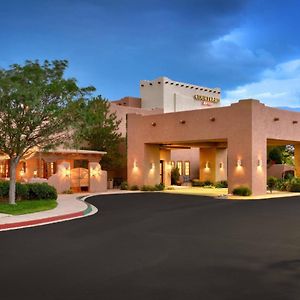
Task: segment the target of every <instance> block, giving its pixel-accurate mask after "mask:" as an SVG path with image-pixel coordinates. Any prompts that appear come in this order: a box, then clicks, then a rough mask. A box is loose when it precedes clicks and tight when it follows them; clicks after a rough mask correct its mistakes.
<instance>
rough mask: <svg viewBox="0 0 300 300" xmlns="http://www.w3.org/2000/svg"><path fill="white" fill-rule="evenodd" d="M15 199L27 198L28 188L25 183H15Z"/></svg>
mask: <svg viewBox="0 0 300 300" xmlns="http://www.w3.org/2000/svg"><path fill="white" fill-rule="evenodd" d="M16 199H17V200H27V199H29V189H28V185H27V184H22V183H20V182H17V183H16Z"/></svg>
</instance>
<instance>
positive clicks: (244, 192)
mask: <svg viewBox="0 0 300 300" xmlns="http://www.w3.org/2000/svg"><path fill="white" fill-rule="evenodd" d="M232 194H233V195H237V196H250V195H251V194H252V191H251V190H250V189H249V188H248V187H246V186H239V187H237V188H235V189H234V190H233V191H232Z"/></svg>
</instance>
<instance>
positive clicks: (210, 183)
mask: <svg viewBox="0 0 300 300" xmlns="http://www.w3.org/2000/svg"><path fill="white" fill-rule="evenodd" d="M210 185H213V183H212V182H211V181H210V180H205V181H204V186H210Z"/></svg>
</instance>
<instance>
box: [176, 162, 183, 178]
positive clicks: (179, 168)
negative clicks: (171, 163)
mask: <svg viewBox="0 0 300 300" xmlns="http://www.w3.org/2000/svg"><path fill="white" fill-rule="evenodd" d="M177 168H178V170H179V175H182V161H178V162H177Z"/></svg>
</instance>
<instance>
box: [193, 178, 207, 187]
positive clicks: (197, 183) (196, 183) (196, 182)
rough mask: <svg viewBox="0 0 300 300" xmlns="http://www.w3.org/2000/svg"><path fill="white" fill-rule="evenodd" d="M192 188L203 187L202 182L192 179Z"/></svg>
mask: <svg viewBox="0 0 300 300" xmlns="http://www.w3.org/2000/svg"><path fill="white" fill-rule="evenodd" d="M192 186H201V187H203V186H204V182H202V181H200V180H199V179H193V180H192Z"/></svg>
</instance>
